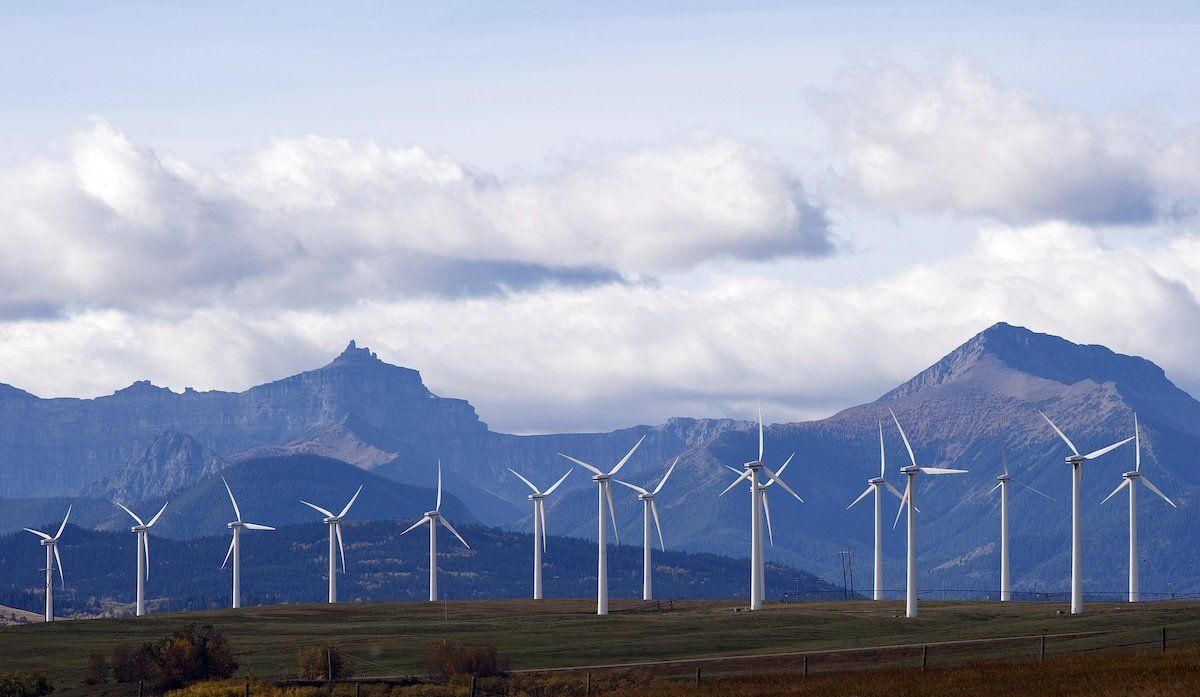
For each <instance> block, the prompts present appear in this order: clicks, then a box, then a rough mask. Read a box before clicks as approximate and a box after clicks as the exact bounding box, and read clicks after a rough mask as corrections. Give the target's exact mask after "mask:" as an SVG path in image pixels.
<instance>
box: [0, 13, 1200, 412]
mask: <svg viewBox="0 0 1200 697" xmlns="http://www.w3.org/2000/svg"><path fill="white" fill-rule="evenodd" d="M1198 25H1200V12H1198V11H1197V9H1196V8H1195V6H1194V5H1193V4H1189V3H1157V4H1156V3H1149V4H1145V5H1140V6H1138V7H1137V8H1136V9H1130V8H1129V7H1123V6H1121V5H1119V4H1116V3H1087V4H1085V3H1057V4H1050V3H1003V4H993V5H992V6H991V7H989V8H987V9H981V8H979V7H976V6H975V4H974V3H910V4H905V5H899V4H895V3H822V4H816V3H812V4H808V5H805V4H794V3H736V4H735V3H716V2H711V3H687V4H684V3H605V4H594V5H585V4H566V3H559V4H554V3H436V4H435V3H403V4H401V3H338V4H336V5H335V4H319V3H204V4H198V3H197V4H190V5H189V4H183V3H173V4H164V3H93V4H82V3H66V4H48V3H41V4H33V5H23V6H13V5H5V6H2V7H0V65H3V66H4V68H2V69H0V70H2V71H3V72H0V75H2V76H3V84H4V86H5V93H6V97H5V100H4V102H5V103H4V109H2V110H0V126H2V127H0V204H7V205H6V206H3V208H4V211H5V212H0V229H2V230H7V232H0V235H4V236H5V237H7V242H8V249H9V254H8V255H7V257H8V262H7V264H5V263H4V262H0V267H2V268H0V270H2V271H4V272H5V273H6V275H7V278H8V280H7V281H6V282H5V283H6V285H5V286H4V287H3V288H2V289H0V290H3V291H4V294H5V296H6V297H7V298H8V300H7V301H6V302H5V303H0V359H2V361H0V364H2V365H4V366H7V368H5V369H0V382H7V383H11V384H16V385H18V386H21V387H25V388H27V389H30V390H32V391H34V392H36V393H38V394H43V395H46V396H51V395H84V396H92V395H98V394H105V393H107V392H111V391H112V390H113V389H116V388H118V387H120V386H122V385H124V384H128V382H130V381H132V380H133V379H140V378H150V379H153V380H154V381H155V382H157V383H159V384H165V385H168V386H171V387H173V388H176V389H181V388H182V387H183V386H185V385H192V386H195V387H197V388H198V389H205V388H223V389H240V388H244V387H246V386H248V385H250V384H254V383H256V382H261V381H264V380H268V379H272V378H275V377H279V376H282V375H285V374H287V373H289V372H294V371H296V370H300V369H304V368H308V367H311V366H312V365H314V364H316V363H319V362H322V361H323V360H325V359H326V358H327V357H328V355H329V354H330V353H331V352H332V351H336V350H338V349H340V347H341V346H342V345H344V343H345V341H346V340H348V339H349V338H351V336H353V337H354V338H356V339H358V340H359V342H360V343H362V344H367V345H370V346H372V348H374V349H375V350H376V351H378V352H379V353H380V355H381V356H382V357H384V358H386V359H388V360H391V361H392V362H397V363H403V364H406V365H410V366H412V367H415V368H418V369H420V370H422V371H423V373H424V374H425V376H426V379H427V382H429V384H430V385H431V386H432V387H433V388H434V389H435V390H436V391H439V392H441V393H445V394H451V395H456V396H463V397H467V398H469V399H471V400H472V401H473V402H474V403H476V404H477V406H478V407H479V408H480V411H481V413H482V415H483V417H484V418H485V419H486V420H488V421H489V422H491V423H493V424H494V425H495V426H497V427H499V428H506V429H510V430H516V431H540V430H554V429H560V428H577V429H592V428H595V429H601V428H610V427H615V426H618V425H623V424H624V423H625V422H626V421H627V420H629V419H631V418H632V419H634V420H640V421H645V422H655V421H661V420H663V419H665V418H667V417H669V416H672V415H679V414H686V415H696V416H700V415H711V416H724V415H734V416H738V415H743V414H742V413H741V412H743V411H744V410H745V409H746V408H747V405H748V404H750V403H751V402H752V400H753V398H754V397H755V396H757V395H759V394H761V395H763V396H764V398H765V399H766V400H767V403H768V405H770V406H771V407H772V408H773V409H774V410H775V412H776V414H777V418H778V419H779V420H783V419H792V418H805V417H813V416H820V415H822V414H826V413H830V412H832V411H834V410H836V409H838V408H840V407H844V406H847V405H849V404H852V403H855V402H856V401H860V400H864V399H872V398H874V397H875V396H877V395H878V394H880V393H882V392H883V391H885V390H886V389H888V388H889V387H891V386H892V385H893V384H894V383H896V382H898V381H900V380H903V379H905V378H906V377H908V376H909V375H910V374H911V373H913V372H915V371H916V370H919V369H920V368H922V367H924V365H926V364H927V363H929V362H931V361H932V360H936V358H937V357H939V356H940V355H941V354H942V353H944V352H945V351H947V350H949V349H950V348H952V347H953V346H954V345H955V344H957V343H958V342H959V341H961V340H964V339H966V338H968V337H969V336H970V335H971V334H972V333H974V332H975V331H978V330H980V329H982V328H984V327H985V326H987V325H988V324H990V323H992V322H994V321H999V320H1006V321H1011V322H1016V323H1027V324H1029V325H1030V326H1032V327H1033V328H1035V329H1038V330H1041V331H1048V332H1052V333H1058V334H1062V335H1065V336H1067V337H1068V338H1072V339H1075V340H1079V341H1089V342H1100V343H1106V344H1108V345H1110V346H1112V347H1113V348H1115V349H1117V350H1122V351H1127V352H1132V353H1141V354H1143V355H1147V357H1149V358H1151V359H1153V360H1156V361H1157V362H1159V363H1160V364H1162V365H1164V366H1165V367H1166V368H1167V369H1168V372H1169V374H1171V375H1173V376H1174V377H1176V379H1177V380H1178V381H1179V382H1180V383H1181V384H1183V386H1185V387H1186V388H1189V389H1191V390H1193V391H1196V390H1197V388H1200V371H1197V370H1196V369H1195V368H1191V367H1190V361H1189V360H1187V358H1186V356H1188V355H1191V354H1194V341H1195V340H1196V338H1197V337H1198V336H1200V311H1198V310H1197V307H1200V302H1198V301H1197V293H1198V291H1200V289H1198V285H1200V281H1197V280H1196V278H1195V274H1196V272H1197V271H1198V270H1200V249H1198V248H1197V245H1196V238H1195V232H1196V217H1195V211H1196V210H1198V209H1197V207H1196V206H1197V203H1198V202H1200V177H1198V176H1197V175H1196V173H1195V172H1196V170H1197V169H1198V168H1196V167H1195V166H1194V163H1195V157H1196V156H1197V155H1198V154H1200V136H1197V121H1198V114H1200V95H1198V94H1197V93H1196V91H1195V90H1194V89H1192V85H1193V84H1194V81H1195V79H1194V75H1193V72H1194V66H1195V65H1198V64H1200V44H1198V43H1197V42H1196V41H1195V36H1197V35H1198V31H1197V30H1198V29H1200V26H1198ZM1021 254H1027V255H1030V256H1029V258H1028V259H1024V260H1023V259H1022V258H1021V257H1020V255H1021ZM1087 264H1094V265H1096V268H1097V269H1101V268H1102V269H1105V270H1107V271H1108V272H1109V273H1108V274H1107V279H1099V280H1096V279H1094V276H1095V275H1096V274H1095V272H1092V273H1087V274H1085V275H1084V276H1083V277H1080V278H1075V277H1074V275H1073V274H1074V273H1076V272H1080V273H1082V272H1083V271H1084V270H1085V269H1083V268H1082V266H1085V265H1087ZM1062 265H1067V266H1068V267H1069V268H1070V269H1071V271H1070V272H1069V273H1065V274H1064V273H1062V272H1061V271H1060V270H1059V269H1060V268H1061V266H1062ZM34 270H37V271H36V272H35V271H34ZM976 274H977V275H978V280H977V282H975V283H966V282H965V281H963V280H962V279H963V278H964V277H966V278H970V277H972V276H975V275H976ZM1053 279H1058V280H1057V281H1054V280H1053ZM1056 284H1057V285H1056ZM1039 292H1040V293H1042V295H1039ZM1130 294H1135V295H1140V296H1141V297H1143V298H1155V299H1157V302H1156V304H1155V305H1156V306H1155V307H1151V308H1147V307H1145V306H1144V304H1143V305H1141V306H1139V304H1138V303H1136V302H1128V303H1126V302H1125V300H1124V299H1125V298H1127V297H1128V296H1129V295H1130ZM947 295H949V296H951V297H954V298H955V299H956V300H957V302H954V303H948V302H947V301H946V296H947ZM1051 300H1054V301H1055V302H1051ZM739 320H740V321H741V325H742V326H739ZM805 327H807V329H804V328H805ZM735 331H736V332H738V334H739V335H740V333H741V332H742V331H746V332H749V333H750V334H751V335H752V338H749V339H747V338H745V337H743V336H739V335H734V334H727V332H735ZM664 332H665V333H666V334H667V335H666V336H663V335H661V334H662V333H664ZM864 337H866V339H865V341H864V340H863V338H864ZM860 341H862V342H863V343H870V344H878V345H882V346H887V347H889V350H883V349H879V348H877V349H871V348H870V347H868V346H862V345H857V343H858V342H860ZM848 342H853V343H856V345H855V346H853V347H851V348H848V347H847V346H846V344H847V343H848ZM1189 342H1192V343H1189ZM601 346H603V347H605V348H603V349H602V348H600V347H601ZM83 366H86V367H83ZM564 385H568V386H571V388H570V389H567V390H565V391H564V390H563V389H562V387H563V386H564ZM564 392H565V393H564ZM630 404H636V405H637V406H636V407H630V406H629V405H630Z"/></svg>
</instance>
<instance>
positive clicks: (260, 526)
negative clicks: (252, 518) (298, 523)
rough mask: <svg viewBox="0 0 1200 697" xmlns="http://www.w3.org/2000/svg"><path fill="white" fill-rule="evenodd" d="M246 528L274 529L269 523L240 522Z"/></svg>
mask: <svg viewBox="0 0 1200 697" xmlns="http://www.w3.org/2000/svg"><path fill="white" fill-rule="evenodd" d="M242 525H243V526H244V527H245V528H246V529H247V530H274V529H275V528H273V527H271V526H270V525H259V524H258V523H242Z"/></svg>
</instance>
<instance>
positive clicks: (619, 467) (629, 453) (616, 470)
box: [608, 436, 646, 476]
mask: <svg viewBox="0 0 1200 697" xmlns="http://www.w3.org/2000/svg"><path fill="white" fill-rule="evenodd" d="M644 440H646V436H642V437H641V438H638V442H636V443H634V444H633V447H632V448H630V449H629V452H627V453H625V457H623V458H621V461H620V462H618V463H617V466H616V467H614V468H612V471H611V472H609V473H608V474H609V475H610V476H611V475H614V474H616V473H617V472H619V471H621V468H622V467H624V466H625V463H626V462H629V458H631V457H633V453H634V452H636V451H637V449H638V446H639V445H641V444H642V441H644Z"/></svg>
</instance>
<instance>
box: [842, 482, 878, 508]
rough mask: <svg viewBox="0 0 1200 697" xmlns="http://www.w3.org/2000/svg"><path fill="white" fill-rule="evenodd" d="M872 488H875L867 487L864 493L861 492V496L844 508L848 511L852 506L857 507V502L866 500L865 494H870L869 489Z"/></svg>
mask: <svg viewBox="0 0 1200 697" xmlns="http://www.w3.org/2000/svg"><path fill="white" fill-rule="evenodd" d="M873 488H875V487H874V486H868V487H867V490H866V491H864V492H862V493H861V494H859V495H858V498H856V499H854V503H851V504H850V505H849V506H846V510H847V511H848V510H850V509H851V508H854V506H855V505H857V504H858V502H859V501H862V500H863V499H865V498H867V494H870V493H871V489H873Z"/></svg>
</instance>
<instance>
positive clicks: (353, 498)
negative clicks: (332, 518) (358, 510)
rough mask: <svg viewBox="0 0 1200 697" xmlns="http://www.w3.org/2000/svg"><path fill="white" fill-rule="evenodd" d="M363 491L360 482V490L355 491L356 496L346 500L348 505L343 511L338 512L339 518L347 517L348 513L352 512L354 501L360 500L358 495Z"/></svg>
mask: <svg viewBox="0 0 1200 697" xmlns="http://www.w3.org/2000/svg"><path fill="white" fill-rule="evenodd" d="M361 493H362V484H359V485H358V490H357V491H355V492H354V496H351V497H350V500H349V501H347V502H346V507H345V508H343V509H342V512H341V513H338V515H337V517H338V518H339V519H341V518H345V517H346V514H347V513H349V512H350V507H351V506H353V505H354V502H355V501H357V500H358V495H359V494H361Z"/></svg>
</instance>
